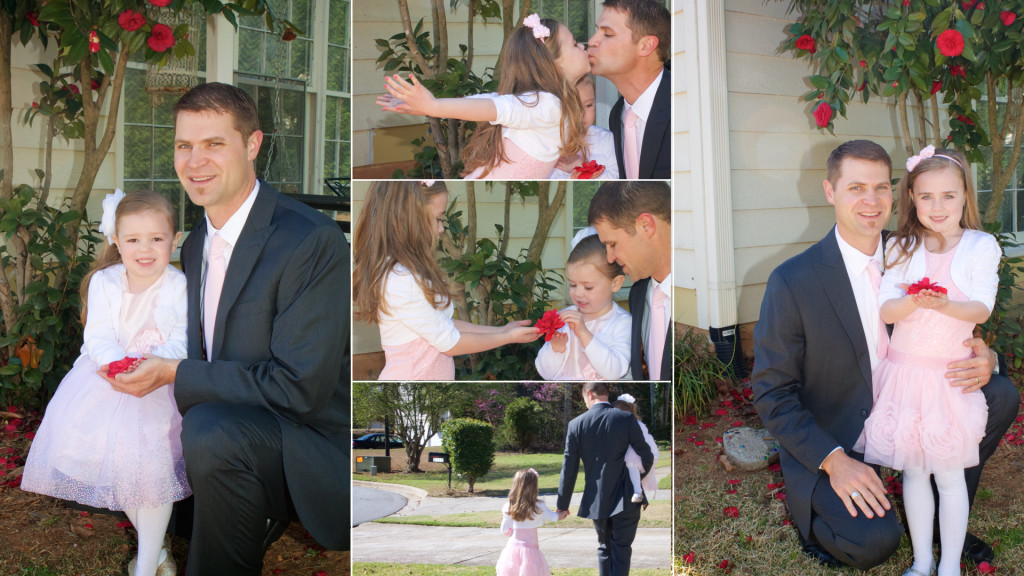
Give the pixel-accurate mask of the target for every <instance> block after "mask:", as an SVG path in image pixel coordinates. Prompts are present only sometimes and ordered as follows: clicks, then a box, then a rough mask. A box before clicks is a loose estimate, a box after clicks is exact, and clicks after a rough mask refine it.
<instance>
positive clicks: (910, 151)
mask: <svg viewBox="0 0 1024 576" xmlns="http://www.w3.org/2000/svg"><path fill="white" fill-rule="evenodd" d="M897 113H898V116H899V121H900V132H901V135H902V136H903V148H904V149H905V150H906V152H907V158H909V157H911V156H913V155H914V137H913V136H912V135H911V133H910V121H909V120H908V119H907V93H906V92H903V93H902V94H900V95H899V98H898V99H897Z"/></svg>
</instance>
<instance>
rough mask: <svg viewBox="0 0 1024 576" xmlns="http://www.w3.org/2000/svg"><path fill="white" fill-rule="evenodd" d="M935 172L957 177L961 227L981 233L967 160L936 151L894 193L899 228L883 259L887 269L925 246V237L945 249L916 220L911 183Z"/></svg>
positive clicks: (953, 152) (940, 239) (955, 153)
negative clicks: (960, 189)
mask: <svg viewBox="0 0 1024 576" xmlns="http://www.w3.org/2000/svg"><path fill="white" fill-rule="evenodd" d="M954 160H955V161H954ZM958 164H959V165H958ZM935 170H952V171H953V172H955V173H957V174H959V175H960V178H961V179H962V181H963V184H964V212H963V215H962V216H961V217H960V227H961V228H963V229H964V230H981V229H982V228H981V217H980V216H979V214H978V196H977V194H976V193H975V191H974V182H973V181H972V180H971V166H970V164H968V163H967V158H966V157H964V155H963V154H962V153H961V152H958V151H956V150H946V149H939V150H936V151H935V155H934V156H932V157H931V158H925V159H923V160H921V161H920V162H918V164H917V166H914V169H913V170H911V171H910V172H908V173H907V175H906V176H904V177H903V179H902V180H901V181H900V185H899V191H898V192H897V201H898V203H899V204H898V205H899V211H900V218H899V225H898V226H897V227H896V231H895V232H893V233H892V236H890V239H891V240H894V241H895V243H894V244H893V246H894V247H895V249H894V250H893V251H892V252H891V253H888V254H887V255H886V257H885V267H886V268H892V267H893V266H897V265H898V264H900V263H901V262H903V261H904V260H907V259H909V258H910V257H911V256H912V255H913V254H914V252H915V251H917V249H918V247H919V246H921V244H922V243H924V238H925V236H931V237H932V238H935V239H936V240H938V242H939V249H940V250H943V249H945V247H946V240H945V239H944V238H943V237H942V235H941V234H938V233H936V232H933V231H931V230H929V229H928V227H926V226H925V225H924V224H922V223H921V221H920V220H918V219H917V209H916V208H915V205H914V182H916V181H917V178H918V176H920V175H921V174H924V173H925V172H932V171H935Z"/></svg>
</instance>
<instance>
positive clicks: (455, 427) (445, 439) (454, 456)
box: [441, 418, 494, 494]
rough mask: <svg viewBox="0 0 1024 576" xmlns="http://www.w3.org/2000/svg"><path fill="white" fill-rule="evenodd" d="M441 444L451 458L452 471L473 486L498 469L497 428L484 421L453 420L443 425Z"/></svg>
mask: <svg viewBox="0 0 1024 576" xmlns="http://www.w3.org/2000/svg"><path fill="white" fill-rule="evenodd" d="M441 438H442V440H441V442H442V444H443V445H444V449H445V451H446V452H448V454H449V455H450V456H449V458H451V463H452V471H454V472H455V473H456V474H458V475H460V476H462V477H463V479H465V480H466V484H468V485H469V489H468V491H469V493H470V494H472V493H473V485H474V484H476V481H477V479H478V478H480V477H481V476H485V475H486V474H487V473H488V472H490V471H491V466H493V465H494V428H493V427H492V426H491V425H490V424H488V423H487V422H484V421H482V420H474V419H472V418H453V419H451V420H448V421H447V422H445V423H444V424H441Z"/></svg>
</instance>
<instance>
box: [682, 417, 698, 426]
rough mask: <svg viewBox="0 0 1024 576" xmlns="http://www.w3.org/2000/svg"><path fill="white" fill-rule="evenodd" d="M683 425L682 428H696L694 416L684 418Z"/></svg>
mask: <svg viewBox="0 0 1024 576" xmlns="http://www.w3.org/2000/svg"><path fill="white" fill-rule="evenodd" d="M683 425H684V426H696V425H697V417H696V416H687V417H686V418H683Z"/></svg>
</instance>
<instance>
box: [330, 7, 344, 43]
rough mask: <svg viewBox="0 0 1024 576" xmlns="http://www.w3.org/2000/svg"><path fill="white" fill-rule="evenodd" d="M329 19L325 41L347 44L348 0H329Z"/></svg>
mask: <svg viewBox="0 0 1024 576" xmlns="http://www.w3.org/2000/svg"><path fill="white" fill-rule="evenodd" d="M330 17H331V21H330V23H329V24H328V27H327V41H328V42H330V43H331V44H337V45H348V2H346V1H345V0H331V15H330Z"/></svg>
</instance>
